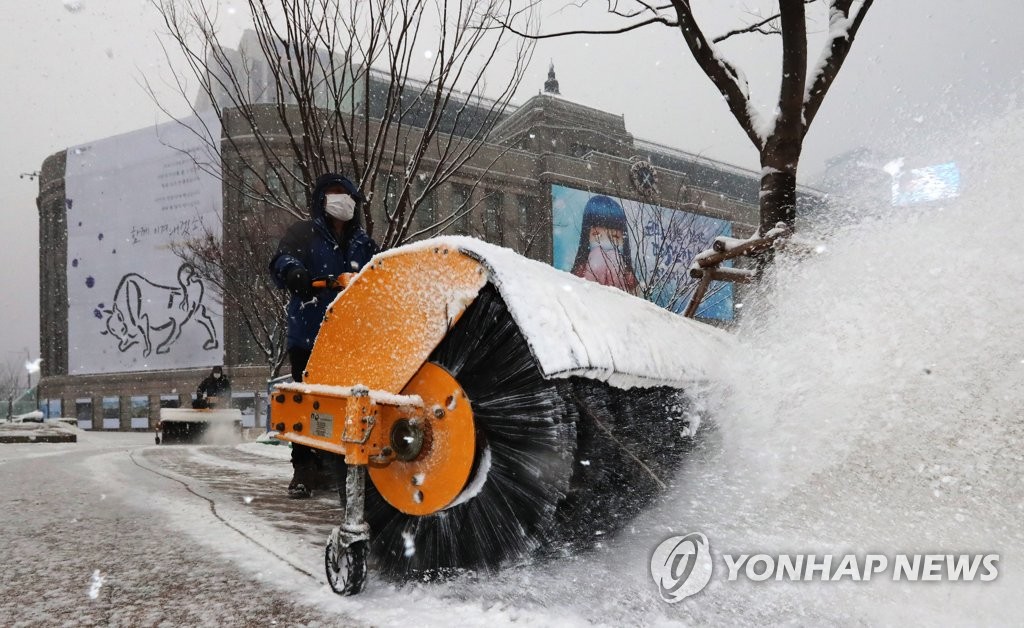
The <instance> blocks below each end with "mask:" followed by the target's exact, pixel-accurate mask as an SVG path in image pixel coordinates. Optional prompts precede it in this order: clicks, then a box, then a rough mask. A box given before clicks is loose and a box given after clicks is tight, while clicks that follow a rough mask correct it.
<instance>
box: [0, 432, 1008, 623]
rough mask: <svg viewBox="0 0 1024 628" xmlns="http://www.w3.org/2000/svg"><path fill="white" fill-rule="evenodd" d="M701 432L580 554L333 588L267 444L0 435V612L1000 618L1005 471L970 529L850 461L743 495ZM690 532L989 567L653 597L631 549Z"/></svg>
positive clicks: (104, 618)
mask: <svg viewBox="0 0 1024 628" xmlns="http://www.w3.org/2000/svg"><path fill="white" fill-rule="evenodd" d="M710 435H711V437H712V438H710V439H709V440H706V441H705V442H704V445H702V446H701V447H699V448H697V449H695V450H693V451H692V452H691V454H690V455H688V457H687V461H686V462H685V464H684V465H683V469H682V470H681V472H680V474H679V476H678V477H677V478H675V481H674V482H673V486H672V487H670V489H669V490H668V491H667V492H666V494H665V495H664V497H663V499H662V500H660V502H659V503H658V504H656V505H655V506H654V507H652V508H651V509H650V510H648V511H647V512H645V513H642V514H641V515H640V516H639V517H637V518H636V519H635V520H634V521H633V522H632V523H631V524H628V525H627V526H626V527H625V529H623V530H622V531H621V532H620V533H619V534H617V535H615V536H612V537H610V538H607V539H605V538H604V537H602V540H601V541H600V542H599V543H598V547H597V548H595V549H594V550H593V551H590V552H584V553H582V554H577V555H570V556H564V557H560V558H557V559H551V560H537V561H532V562H529V561H528V562H526V563H524V564H521V565H516V566H511V567H508V568H506V569H504V570H502V571H501V572H499V573H496V574H490V575H486V576H485V575H481V576H472V575H465V576H462V577H459V578H455V579H452V580H450V581H447V582H441V583H405V584H401V585H400V584H395V583H390V582H387V581H383V580H381V579H380V578H378V577H376V576H375V575H374V571H373V565H372V564H371V566H370V581H369V583H368V585H367V590H366V591H365V592H364V593H362V594H361V595H358V596H355V597H349V598H345V597H339V596H337V595H335V594H334V593H333V592H332V591H331V590H330V588H329V587H328V585H327V584H326V581H325V579H324V576H323V573H322V569H323V542H324V540H325V539H326V538H327V535H328V533H329V531H330V529H331V527H332V526H333V525H335V523H336V522H337V520H338V519H339V518H340V516H341V509H340V508H339V506H338V502H337V497H336V496H335V495H334V494H330V493H323V494H319V495H317V496H316V497H314V499H311V500H300V501H294V500H288V499H287V498H285V497H284V493H285V490H284V489H285V486H286V483H287V481H288V478H289V476H290V471H291V470H290V464H289V462H288V459H287V455H288V450H287V449H284V448H283V447H273V446H269V445H257V444H244V445H240V446H231V445H221V446H215V445H210V446H191V445H175V446H165V445H162V446H159V447H157V446H154V445H153V444H152V435H151V434H127V433H91V432H79V442H77V443H52V444H51V443H35V444H9V445H2V446H0V486H3V487H4V489H3V490H4V493H3V501H2V504H3V508H0V526H2V528H0V556H2V557H3V575H4V578H3V580H4V584H5V588H4V592H3V595H0V625H2V626H65V625H67V626H72V625H73V626H254V625H260V626H273V625H278V626H362V625H373V626H403V627H407V626H409V625H410V624H413V625H416V626H444V627H445V628H452V627H455V626H487V627H488V628H494V627H497V626H507V625H514V626H531V627H532V626H559V627H561V626H583V625H607V626H633V625H643V626H666V625H680V626H681V625H765V624H774V623H797V624H804V625H820V624H826V623H839V624H841V625H878V624H887V625H889V624H898V623H903V622H906V621H911V622H912V623H916V624H920V625H936V626H938V625H970V624H972V623H976V624H986V625H1002V624H1007V623H1008V622H1009V623H1013V622H1012V620H1011V618H1013V617H1019V609H1020V605H1019V601H1018V596H1017V594H1016V591H1017V590H1018V588H1017V585H1019V583H1020V581H1021V580H1020V577H1019V569H1016V561H1015V558H1016V556H1019V555H1020V553H1019V549H1018V548H1019V547H1020V542H1019V536H1020V531H1019V530H1018V529H1014V528H1012V527H1010V528H1007V527H1001V526H996V524H1000V523H1001V522H1004V521H1011V520H1013V517H1012V516H1011V517H1009V518H1007V517H1006V514H1007V512H1006V511H1007V510H1013V509H1017V506H1016V504H1017V503H1018V502H1017V500H1016V498H1015V497H1011V495H1013V491H1009V492H1007V489H1009V487H1008V486H1005V485H1004V486H1003V488H1002V489H1000V491H1001V492H1002V494H1003V496H1004V497H1008V498H1011V500H1010V501H1009V502H1007V503H1005V507H1004V505H1003V504H997V505H996V507H995V509H994V510H992V511H991V512H987V511H984V510H982V509H981V508H974V509H973V510H972V511H969V512H971V516H972V518H975V519H976V524H975V525H971V526H964V524H961V523H959V520H958V519H957V518H956V517H955V516H954V515H955V514H956V512H959V511H954V510H950V509H948V508H945V507H941V508H940V507H931V506H921V505H917V506H915V507H913V508H907V506H908V503H909V502H908V498H907V495H908V493H905V492H904V491H906V490H909V491H911V493H909V494H916V493H918V492H920V491H918V490H917V488H916V484H909V483H908V482H906V481H903V480H900V481H891V480H890V481H889V482H888V484H887V485H889V486H892V487H898V490H897V488H890V489H887V490H886V491H884V492H883V493H882V494H879V491H878V487H879V485H875V484H872V483H871V482H865V481H864V478H863V476H862V475H859V474H860V472H859V471H857V470H856V469H842V468H841V467H840V468H837V469H834V471H835V473H831V472H830V473H818V474H814V475H813V476H812V477H811V478H810V479H807V480H800V481H799V483H798V485H796V486H791V487H789V489H788V490H782V491H779V490H774V491H771V492H769V493H759V492H758V491H755V490H753V489H754V488H756V487H755V486H753V483H756V481H757V479H758V478H757V476H756V475H750V476H744V475H743V474H740V473H737V471H738V469H737V468H735V465H734V462H731V461H730V460H729V459H728V458H727V457H726V456H725V454H726V453H727V452H723V451H722V449H721V445H720V443H718V442H717V439H716V438H715V431H711V432H710ZM901 440H910V439H901ZM1014 440H1016V439H1014ZM872 466H873V467H875V468H876V469H878V470H881V468H882V465H881V464H880V463H878V462H875V463H873V465H872ZM1003 477H1009V476H1006V475H1004V476H1003ZM908 479H910V480H913V478H908ZM872 486H874V487H875V488H874V489H872ZM778 488H781V487H778ZM979 490H980V489H979ZM897 494H899V495H901V497H900V498H899V499H895V496H896V495H897ZM927 494H928V495H931V492H930V489H929V491H928V492H927ZM823 496H828V499H823ZM947 514H948V515H949V516H948V517H947V516H946V515H947ZM939 521H946V522H947V523H946V524H945V525H940V524H939ZM978 524H984V525H978ZM694 530H699V531H702V532H705V533H706V534H707V536H708V538H710V539H711V541H712V543H713V548H715V547H717V548H718V549H717V550H713V551H737V552H739V551H742V552H756V551H767V552H769V553H778V552H780V551H783V550H787V551H791V550H793V548H801V549H804V548H805V549H806V550H809V551H819V552H820V551H824V550H827V549H829V548H833V549H834V548H840V547H851V548H859V547H871V548H876V547H877V548H879V549H883V550H885V551H896V550H903V548H906V549H907V550H913V549H918V548H921V547H924V548H925V549H932V548H939V549H946V548H949V549H951V550H958V551H959V550H964V549H970V550H972V551H978V550H985V551H991V550H996V551H1001V553H1002V555H1003V560H1004V561H1005V569H1004V570H1002V571H1001V574H1000V578H999V580H998V581H997V582H996V583H993V584H992V585H983V584H980V583H924V584H914V583H911V584H894V583H885V582H877V583H876V582H872V583H870V585H869V584H867V583H865V584H861V583H843V584H830V583H807V582H805V583H789V584H787V583H751V582H746V583H729V582H725V581H724V570H722V571H720V572H719V573H718V574H717V575H716V576H715V578H714V580H713V581H712V583H711V584H710V586H708V588H707V589H706V590H705V591H703V592H702V593H701V594H700V595H699V596H697V597H695V598H694V599H692V600H686V601H684V602H683V603H680V604H666V603H665V602H663V601H662V600H661V599H660V598H659V595H658V593H657V590H656V588H655V586H654V585H653V583H652V581H651V578H650V573H649V561H650V556H651V551H652V550H653V548H654V547H656V546H657V545H658V544H659V543H660V542H661V541H662V540H663V539H665V538H667V537H669V536H671V535H673V534H679V533H685V532H690V531H694ZM972 530H973V531H972ZM1004 571H1005V573H1003V572H1004ZM972 620H978V621H972Z"/></svg>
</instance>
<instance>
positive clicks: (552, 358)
mask: <svg viewBox="0 0 1024 628" xmlns="http://www.w3.org/2000/svg"><path fill="white" fill-rule="evenodd" d="M439 244H441V245H447V246H451V247H453V248H457V249H459V250H461V251H462V252H464V253H466V254H467V255H470V256H471V257H474V258H476V259H477V260H479V261H480V262H481V263H482V264H483V265H484V266H485V267H486V268H487V270H488V272H489V275H490V280H491V281H492V282H493V283H494V285H495V286H496V287H497V288H498V290H499V291H500V292H501V296H502V298H503V299H504V301H505V303H506V305H507V306H508V309H509V312H510V313H511V314H512V318H513V319H514V320H515V322H516V324H517V325H518V326H519V329H520V331H521V332H522V333H523V336H524V337H525V338H526V340H527V343H528V344H529V346H530V351H531V352H532V353H533V356H534V358H535V359H536V360H537V364H538V366H539V367H540V370H541V372H542V373H543V374H544V376H545V377H550V378H555V377H561V378H565V377H574V376H575V377H586V378H589V379H597V380H602V381H606V382H608V383H609V384H611V385H612V386H616V387H618V388H625V389H628V388H633V387H651V386H674V387H680V388H681V387H686V386H689V385H692V384H693V383H697V382H704V381H707V380H709V379H715V372H716V369H717V365H718V364H720V363H721V360H722V359H723V357H724V356H725V355H726V354H727V353H728V352H729V350H730V348H731V347H732V343H731V338H730V337H729V336H728V334H726V333H725V332H722V331H720V330H717V329H715V328H713V327H710V326H708V325H704V324H702V323H697V322H695V321H692V320H688V319H686V318H683V317H681V316H679V315H676V314H672V313H670V312H668V311H666V310H664V309H662V308H660V307H658V306H656V305H653V304H651V303H649V302H647V301H645V300H643V299H640V298H637V297H634V296H631V295H629V294H626V293H625V292H623V291H621V290H617V289H615V288H610V287H607V286H602V285H599V284H596V283H593V282H590V281H586V280H584V279H581V278H579V277H576V276H574V275H572V274H570V273H567V272H564V271H561V270H557V269H555V268H553V267H551V266H549V265H547V264H544V263H542V262H538V261H535V260H531V259H528V258H525V257H523V256H521V255H518V254H517V253H515V252H514V251H512V250H511V249H506V248H502V247H499V246H495V245H492V244H488V243H486V242H483V241H481V240H476V239H474V238H467V237H461V236H449V237H443V238H435V239H431V240H426V241H424V242H419V243H417V244H413V245H409V246H408V247H401V248H398V249H392V250H391V251H388V252H385V253H383V254H381V257H384V258H386V257H388V256H391V255H397V254H401V253H402V252H403V251H409V250H415V249H418V248H427V247H436V246H438V245H439Z"/></svg>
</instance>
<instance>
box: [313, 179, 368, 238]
mask: <svg viewBox="0 0 1024 628" xmlns="http://www.w3.org/2000/svg"><path fill="white" fill-rule="evenodd" d="M333 186H341V187H343V188H345V191H346V192H348V194H349V195H350V196H351V197H352V198H354V199H356V213H355V215H354V216H353V217H352V220H350V221H349V224H350V225H355V226H358V225H360V223H361V221H360V219H359V214H360V211H359V210H360V206H361V205H362V203H363V201H364V200H365V199H364V198H363V195H362V194H360V192H359V188H357V187H356V185H355V183H352V182H351V181H349V180H348V178H347V177H344V176H342V175H340V174H336V173H333V172H329V173H327V174H322V175H320V176H319V177H317V180H316V184H315V185H314V186H313V197H312V200H311V201H310V206H309V217H310V218H312V219H313V220H314V221H317V222H320V223H324V224H326V218H325V216H324V203H325V201H326V198H327V188H329V187H333Z"/></svg>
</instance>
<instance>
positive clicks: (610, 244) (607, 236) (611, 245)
mask: <svg viewBox="0 0 1024 628" xmlns="http://www.w3.org/2000/svg"><path fill="white" fill-rule="evenodd" d="M616 239H618V242H616ZM590 250H591V252H593V251H595V250H600V251H603V252H605V253H612V252H613V251H614V252H616V253H619V254H620V255H621V254H622V239H621V237H620V238H613V237H612V234H611V232H609V231H606V230H604V229H600V230H597V232H596V233H594V232H592V233H591V234H590Z"/></svg>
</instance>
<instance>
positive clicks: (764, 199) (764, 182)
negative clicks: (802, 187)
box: [759, 137, 800, 234]
mask: <svg viewBox="0 0 1024 628" xmlns="http://www.w3.org/2000/svg"><path fill="white" fill-rule="evenodd" d="M799 161H800V141H799V140H785V139H777V138H775V137H773V138H771V139H769V141H768V144H767V145H766V146H765V148H764V150H763V151H762V152H761V194H760V201H759V206H760V210H761V233H762V234H764V233H767V232H768V231H769V230H770V229H773V228H774V227H775V225H776V224H777V223H780V222H784V223H786V224H787V225H789V226H790V227H795V223H796V169H797V164H798V162H799Z"/></svg>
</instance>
